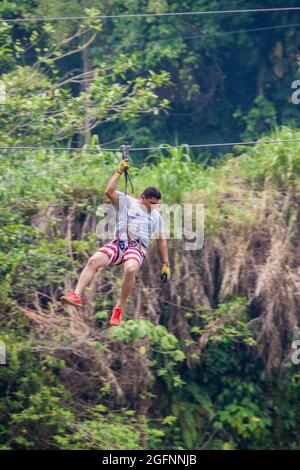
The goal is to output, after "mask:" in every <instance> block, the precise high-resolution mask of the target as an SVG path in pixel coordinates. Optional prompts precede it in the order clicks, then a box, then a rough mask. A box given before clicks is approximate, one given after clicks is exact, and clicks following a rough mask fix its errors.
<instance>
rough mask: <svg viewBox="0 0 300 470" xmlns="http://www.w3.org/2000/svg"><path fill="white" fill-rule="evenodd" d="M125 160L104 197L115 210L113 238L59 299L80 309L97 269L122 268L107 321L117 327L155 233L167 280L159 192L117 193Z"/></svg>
mask: <svg viewBox="0 0 300 470" xmlns="http://www.w3.org/2000/svg"><path fill="white" fill-rule="evenodd" d="M128 167H129V164H128V159H125V160H122V161H121V162H120V163H119V165H118V167H117V170H116V172H115V174H114V175H113V176H112V178H111V179H110V181H109V183H108V185H107V188H106V191H105V194H106V195H107V196H108V198H109V199H110V200H111V202H112V204H113V205H114V207H115V208H116V209H117V214H118V218H117V224H116V228H115V234H114V237H115V238H114V239H113V240H112V241H111V242H109V243H106V244H105V245H104V246H103V247H102V248H100V249H99V250H98V251H96V253H95V254H94V255H93V256H92V257H91V258H90V259H89V260H88V263H87V265H86V266H85V268H84V270H83V271H82V273H81V275H80V277H79V280H78V283H77V286H76V289H75V291H73V292H71V293H70V294H68V295H66V296H64V297H62V303H64V304H70V305H73V306H75V307H83V302H82V298H81V297H82V294H83V291H84V289H85V288H86V287H87V286H88V285H89V284H90V283H91V281H92V280H93V278H94V276H95V274H96V271H97V269H99V268H102V267H104V266H107V265H109V264H110V265H115V266H116V265H121V264H123V266H124V277H123V284H122V287H121V293H120V296H119V300H118V302H117V305H116V307H115V308H114V310H113V314H112V317H111V319H110V324H111V325H119V324H120V323H121V319H122V310H123V309H124V307H125V303H126V300H127V298H128V296H129V294H130V293H131V291H132V289H133V287H134V284H135V276H136V274H137V272H138V271H139V269H140V267H141V265H142V263H143V261H144V259H145V256H146V251H147V248H148V246H149V243H150V239H151V236H152V234H153V233H154V234H157V246H158V249H159V252H160V256H161V258H162V261H163V266H162V270H161V276H162V277H165V280H166V279H170V267H169V256H168V245H167V241H166V239H165V237H164V236H163V232H162V217H161V215H160V214H159V212H158V211H157V210H156V209H155V207H156V206H158V205H159V202H160V199H161V193H160V191H159V190H158V189H157V188H156V187H154V186H150V187H148V188H146V189H144V191H143V192H142V194H141V195H140V197H139V199H135V198H133V197H131V196H128V195H127V194H124V193H122V192H120V191H117V190H116V188H117V183H118V180H119V178H120V176H121V175H122V174H123V173H124V171H125V172H127V170H128Z"/></svg>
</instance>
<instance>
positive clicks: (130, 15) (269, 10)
mask: <svg viewBox="0 0 300 470" xmlns="http://www.w3.org/2000/svg"><path fill="white" fill-rule="evenodd" d="M299 10H300V7H277V8H248V9H237V10H207V11H182V12H166V13H124V14H122V15H96V16H56V17H40V18H38V17H36V18H0V21H5V22H7V23H25V22H35V21H37V22H39V21H45V22H47V21H60V20H64V21H72V20H85V19H90V20H94V19H95V20H96V19H99V20H105V19H116V18H149V17H163V16H207V15H224V14H231V15H234V14H242V13H274V12H290V11H299Z"/></svg>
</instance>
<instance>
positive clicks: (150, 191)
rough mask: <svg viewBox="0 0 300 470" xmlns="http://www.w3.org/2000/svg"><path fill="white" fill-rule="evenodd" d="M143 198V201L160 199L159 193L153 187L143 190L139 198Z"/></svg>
mask: <svg viewBox="0 0 300 470" xmlns="http://www.w3.org/2000/svg"><path fill="white" fill-rule="evenodd" d="M142 196H144V197H145V199H150V198H151V197H155V198H156V199H161V192H160V190H159V189H158V188H156V187H155V186H148V188H146V189H144V191H143V192H142V194H141V197H142Z"/></svg>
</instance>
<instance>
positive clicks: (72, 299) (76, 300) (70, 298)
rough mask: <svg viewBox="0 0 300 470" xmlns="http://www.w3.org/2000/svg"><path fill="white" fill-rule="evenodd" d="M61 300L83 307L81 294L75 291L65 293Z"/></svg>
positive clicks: (64, 302)
mask: <svg viewBox="0 0 300 470" xmlns="http://www.w3.org/2000/svg"><path fill="white" fill-rule="evenodd" d="M61 302H62V303H63V304H68V305H73V306H74V307H83V302H82V300H81V298H80V297H79V295H77V294H76V292H75V291H73V292H70V294H68V295H64V296H63V297H62V298H61Z"/></svg>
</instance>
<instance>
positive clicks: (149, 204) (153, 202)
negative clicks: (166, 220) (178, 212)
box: [141, 196, 160, 211]
mask: <svg viewBox="0 0 300 470" xmlns="http://www.w3.org/2000/svg"><path fill="white" fill-rule="evenodd" d="M141 203H142V204H143V206H145V207H146V209H147V211H151V210H153V209H157V207H158V206H159V204H160V200H159V199H157V198H156V197H150V198H147V199H146V198H145V197H144V196H142V197H141Z"/></svg>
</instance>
